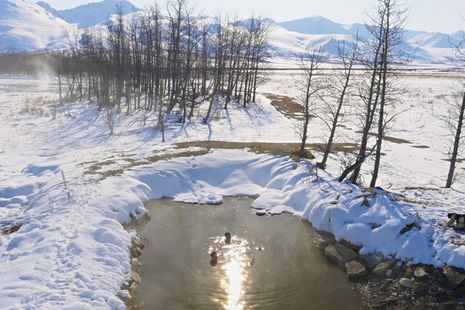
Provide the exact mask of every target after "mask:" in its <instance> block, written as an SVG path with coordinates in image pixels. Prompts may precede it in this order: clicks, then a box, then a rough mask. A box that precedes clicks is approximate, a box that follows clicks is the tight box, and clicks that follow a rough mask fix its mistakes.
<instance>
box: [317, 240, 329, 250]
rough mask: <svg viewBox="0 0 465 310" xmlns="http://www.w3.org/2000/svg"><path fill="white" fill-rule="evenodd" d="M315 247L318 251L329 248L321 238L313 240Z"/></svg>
mask: <svg viewBox="0 0 465 310" xmlns="http://www.w3.org/2000/svg"><path fill="white" fill-rule="evenodd" d="M315 245H316V247H317V248H319V249H325V248H326V247H327V246H329V243H328V242H327V241H326V240H325V239H323V238H317V239H316V240H315Z"/></svg>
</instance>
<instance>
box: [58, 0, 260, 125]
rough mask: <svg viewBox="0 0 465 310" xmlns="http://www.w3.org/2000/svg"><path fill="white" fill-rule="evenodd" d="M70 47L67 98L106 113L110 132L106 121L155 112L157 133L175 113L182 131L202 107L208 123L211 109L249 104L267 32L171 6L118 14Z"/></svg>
mask: <svg viewBox="0 0 465 310" xmlns="http://www.w3.org/2000/svg"><path fill="white" fill-rule="evenodd" d="M71 46H72V48H71V50H70V51H69V52H67V53H66V54H65V55H63V59H62V61H61V70H58V71H59V75H66V76H67V77H71V82H70V90H69V91H68V92H72V93H74V94H77V95H78V96H79V97H80V98H88V99H95V100H96V103H97V105H98V106H99V108H101V109H102V110H105V111H107V113H108V121H109V124H110V128H111V127H112V126H111V114H112V113H121V112H126V113H129V112H130V111H131V110H139V109H143V110H147V111H155V112H158V115H159V125H160V127H162V128H163V127H164V118H165V116H166V115H169V114H170V113H171V112H173V111H174V110H175V109H176V111H180V114H179V120H178V121H179V122H182V123H185V122H186V120H188V119H190V118H191V117H192V116H193V114H194V110H195V109H196V108H198V107H199V106H200V105H201V104H202V103H206V102H207V103H208V109H207V111H206V112H205V115H204V117H203V121H204V123H208V122H209V120H210V118H211V115H212V109H213V108H214V106H215V105H218V104H221V105H222V107H223V108H224V109H227V108H228V105H229V104H230V102H232V101H235V102H238V103H241V104H242V105H243V106H244V107H245V106H246V105H247V104H248V103H249V102H254V101H255V99H256V93H257V88H258V86H259V85H260V83H261V81H262V78H261V76H260V74H259V67H260V65H261V64H262V63H263V62H265V61H266V59H267V57H268V24H267V22H266V20H265V19H263V18H255V17H252V18H250V19H248V20H246V21H239V20H231V19H226V20H225V19H222V18H221V16H217V17H216V18H207V17H202V16H200V15H197V14H196V13H195V11H194V9H193V8H192V7H191V6H190V5H189V3H188V2H187V0H172V1H169V2H168V3H167V5H166V7H164V9H163V10H161V9H160V8H159V7H158V6H154V7H152V8H150V9H147V10H145V11H143V12H138V13H134V14H131V15H129V16H123V14H122V12H121V10H117V14H116V16H115V17H114V18H112V20H111V21H110V22H109V25H108V26H107V27H106V29H101V28H95V29H92V30H88V31H86V32H85V33H84V34H83V35H82V36H81V37H79V38H77V39H76V40H75V42H73V43H72V44H71ZM60 97H61V95H60Z"/></svg>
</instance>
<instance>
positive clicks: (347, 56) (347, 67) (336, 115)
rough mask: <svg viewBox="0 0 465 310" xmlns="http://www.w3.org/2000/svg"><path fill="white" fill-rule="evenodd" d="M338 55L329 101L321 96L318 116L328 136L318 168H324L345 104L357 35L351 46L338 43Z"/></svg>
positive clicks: (355, 51) (354, 59)
mask: <svg viewBox="0 0 465 310" xmlns="http://www.w3.org/2000/svg"><path fill="white" fill-rule="evenodd" d="M337 49H338V55H339V62H340V66H338V67H337V68H335V70H334V74H333V79H332V81H331V83H330V84H331V88H332V92H331V94H330V95H331V96H330V97H332V98H331V99H330V100H331V101H330V102H327V101H326V100H325V99H324V98H322V100H323V102H324V103H325V107H324V108H323V111H322V112H321V113H319V114H320V115H319V116H318V117H319V118H320V119H322V120H323V122H324V123H325V124H326V126H327V127H328V130H329V137H328V141H327V143H326V147H325V152H324V154H323V159H322V160H321V162H320V163H319V164H318V167H319V168H322V169H325V167H326V162H327V161H328V157H329V154H330V153H331V147H332V145H333V141H334V137H335V135H336V129H337V126H338V124H339V120H340V118H341V113H342V109H343V107H344V105H345V104H346V100H347V97H348V96H349V94H348V92H349V87H350V86H351V85H350V84H351V82H352V79H353V76H352V72H353V67H354V64H355V61H356V59H357V56H358V55H357V53H358V37H357V40H356V43H355V44H353V45H352V46H349V45H347V44H345V43H344V44H340V45H338V48H337Z"/></svg>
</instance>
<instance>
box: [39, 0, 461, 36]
mask: <svg viewBox="0 0 465 310" xmlns="http://www.w3.org/2000/svg"><path fill="white" fill-rule="evenodd" d="M97 1H98V0H45V2H48V3H49V4H51V5H52V6H53V7H55V8H59V9H63V8H70V7H75V6H78V5H80V4H83V3H89V2H97ZM399 1H403V2H404V3H405V5H406V7H408V8H409V19H408V28H409V29H414V30H425V31H433V32H446V33H451V32H455V31H458V30H459V29H465V0H399ZM132 2H133V3H134V4H136V5H138V6H140V7H149V6H150V5H151V4H153V3H154V0H132ZM165 2H166V0H157V3H159V4H160V5H161V4H163V3H165ZM191 3H193V4H195V6H196V8H197V9H198V11H200V12H202V13H203V14H208V15H213V14H216V13H218V12H221V13H222V14H226V13H227V14H229V15H234V16H238V17H244V18H245V17H249V16H250V15H251V14H255V15H261V16H265V17H269V18H272V19H274V20H276V21H284V20H291V19H297V18H302V17H308V16H315V15H319V16H324V17H327V18H329V19H332V20H334V21H336V22H339V23H346V24H349V23H354V22H364V21H365V20H366V13H369V12H370V11H372V9H373V7H374V5H375V4H376V0H191Z"/></svg>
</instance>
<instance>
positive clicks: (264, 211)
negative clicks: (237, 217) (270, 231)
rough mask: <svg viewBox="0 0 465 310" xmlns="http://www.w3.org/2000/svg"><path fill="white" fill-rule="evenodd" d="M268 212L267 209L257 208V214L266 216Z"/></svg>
mask: <svg viewBox="0 0 465 310" xmlns="http://www.w3.org/2000/svg"><path fill="white" fill-rule="evenodd" d="M267 213H268V212H267V211H266V210H256V211H255V215H258V216H265V215H266V214H267Z"/></svg>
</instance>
